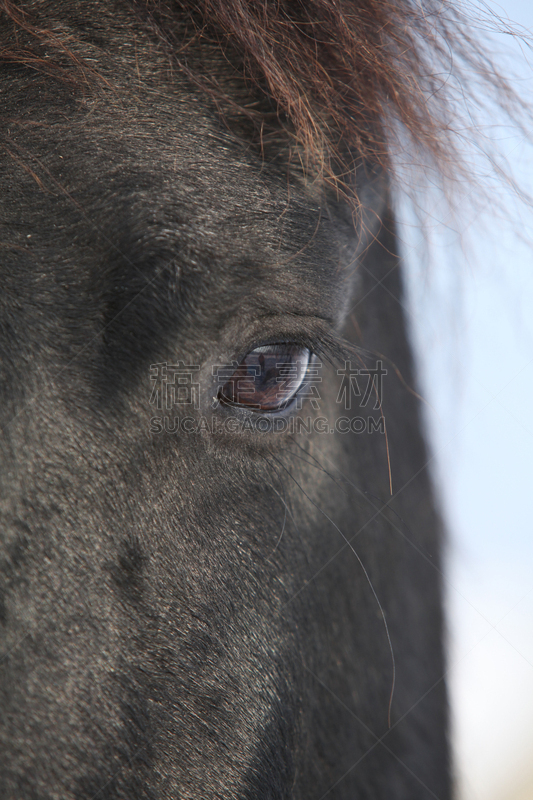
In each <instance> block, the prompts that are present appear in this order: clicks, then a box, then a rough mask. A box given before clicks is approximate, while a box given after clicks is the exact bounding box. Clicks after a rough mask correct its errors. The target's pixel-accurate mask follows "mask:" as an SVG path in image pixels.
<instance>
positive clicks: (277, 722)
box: [0, 2, 450, 800]
mask: <svg viewBox="0 0 533 800" xmlns="http://www.w3.org/2000/svg"><path fill="white" fill-rule="evenodd" d="M29 5H31V6H33V12H34V13H40V14H41V17H40V24H41V25H42V26H43V27H45V26H46V27H48V28H51V29H54V30H56V29H57V30H58V31H60V32H61V33H62V35H63V34H64V35H68V34H69V33H73V34H74V37H73V39H75V40H76V44H75V52H76V55H77V56H78V57H79V58H83V59H84V60H85V63H88V64H90V65H91V67H93V68H94V70H95V72H97V73H98V74H99V76H100V77H103V79H104V81H105V82H104V83H99V84H98V88H97V89H94V90H93V89H92V88H90V89H87V90H84V89H83V87H82V89H80V88H79V87H78V88H76V87H74V88H73V87H72V86H70V85H69V84H68V83H65V82H64V81H62V80H60V79H55V78H53V77H51V76H50V75H47V74H45V73H44V72H43V71H42V70H39V69H34V70H32V69H30V68H29V67H24V68H23V67H18V66H15V65H7V66H5V67H4V69H3V75H2V84H1V92H2V95H1V98H2V99H1V103H2V121H3V134H2V141H3V143H4V147H3V152H2V159H3V163H2V172H1V176H2V177H1V189H0V192H1V194H0V196H1V198H2V212H1V213H2V217H1V226H2V239H1V242H2V268H1V279H2V291H1V294H0V325H1V339H0V347H1V360H0V364H1V384H0V386H1V397H2V403H1V406H0V414H1V430H2V433H1V439H0V442H1V448H2V496H1V514H2V550H1V553H2V559H3V579H4V586H3V589H2V592H3V594H2V598H3V602H2V606H1V608H2V622H3V625H4V628H3V630H4V635H3V642H4V644H3V649H4V655H3V658H2V661H1V665H0V666H1V670H2V696H1V709H2V710H1V716H0V726H1V730H2V747H3V753H2V758H1V762H0V775H1V784H0V785H1V788H0V796H1V797H2V798H4V799H5V800H22V798H24V800H52V798H53V800H59V799H60V798H61V800H67V798H68V799H69V800H70V799H71V798H72V799H74V798H76V800H77V799H78V798H79V799H80V800H81V799H82V798H83V800H96V799H97V798H98V800H104V798H105V799H106V800H111V799H113V800H118V798H121V799H122V800H126V798H127V800H134V798H135V800H149V799H150V800H156V798H157V799H158V800H159V799H162V798H173V799H174V798H176V799H177V798H180V800H185V799H187V800H200V799H203V798H205V800H212V798H224V799H226V798H241V799H244V798H250V799H251V798H254V800H259V798H261V800H266V799H267V798H272V800H273V799H274V798H276V799H277V798H294V800H296V799H300V798H301V800H320V799H321V798H323V797H328V798H330V800H334V798H350V800H351V799H352V798H357V799H358V800H367V799H368V800H378V798H380V799H381V798H382V799H383V800H418V799H420V800H429V798H439V800H446V798H448V797H449V791H450V790H449V771H448V755H447V745H446V726H447V724H446V716H447V712H446V697H445V688H444V682H443V676H444V672H445V668H444V666H443V656H442V643H441V641H442V615H441V587H440V583H441V581H440V527H439V522H438V519H437V517H436V514H435V510H434V505H433V500H432V495H431V490H430V485H429V479H428V475H427V462H428V456H427V452H426V449H425V446H424V442H423V439H422V437H421V434H420V425H419V417H418V403H417V400H416V398H415V396H414V394H413V393H412V392H411V391H410V387H411V386H412V385H413V383H414V377H413V368H412V362H411V355H410V349H409V344H408V340H407V336H406V331H405V322H404V315H403V311H402V282H401V275H400V273H399V267H398V259H397V256H396V244H395V234H394V222H393V219H392V217H391V214H390V211H389V210H388V201H387V186H386V180H385V179H384V178H383V177H382V176H381V175H380V174H379V172H378V171H376V170H374V171H372V170H370V169H366V170H365V168H364V167H363V166H361V167H360V169H359V171H358V175H357V179H356V182H357V190H358V193H359V196H360V199H361V201H362V204H363V207H364V209H365V210H366V211H365V218H364V221H363V220H362V218H361V216H360V217H359V219H358V222H357V223H356V224H357V225H358V226H359V231H358V233H357V234H356V233H355V232H354V228H353V223H352V215H351V212H350V210H349V209H348V207H347V206H346V205H345V204H344V203H343V202H341V201H340V200H338V199H337V198H336V197H335V196H334V195H333V193H331V195H328V193H327V192H324V191H322V190H320V189H319V188H318V186H317V185H315V184H314V183H313V181H312V180H311V179H307V180H306V179H305V178H304V176H303V175H299V174H298V172H297V170H296V168H294V169H293V170H292V174H291V176H290V179H289V178H288V169H287V163H286V151H285V150H284V147H285V145H284V144H283V141H282V139H283V137H282V136H281V134H280V142H281V143H280V144H279V147H278V151H276V152H277V153H279V155H276V157H274V156H273V155H272V153H270V154H269V153H268V152H267V153H266V155H264V154H263V155H262V154H261V152H260V151H259V150H258V149H257V148H256V147H255V146H253V145H252V144H250V143H249V141H248V140H247V138H246V125H245V124H244V123H243V124H242V127H241V128H239V127H238V125H237V123H235V125H232V124H230V125H229V127H228V126H225V125H224V123H222V122H221V120H220V118H219V115H218V113H217V109H216V106H215V104H214V103H213V101H212V100H210V99H209V98H207V97H206V96H205V95H203V94H202V93H201V92H200V91H199V90H198V89H195V88H194V86H193V85H192V84H191V83H190V80H189V78H187V77H184V76H183V75H182V74H181V73H180V72H179V70H176V69H175V68H171V66H169V61H168V56H167V54H166V52H165V51H164V48H163V47H162V45H161V44H160V43H159V42H158V40H157V38H156V37H155V36H154V35H153V33H152V32H151V31H150V30H149V28H147V27H146V26H145V25H144V23H143V22H142V20H141V19H140V18H139V17H138V16H137V15H136V13H135V12H134V11H132V10H130V8H129V6H128V4H127V3H124V2H116V3H108V4H99V3H95V4H91V3H80V4H76V3H66V2H65V3H61V2H57V3H44V4H40V3H35V4H29ZM93 6H94V7H93ZM54 26H55V27H54ZM197 57H198V63H201V59H200V54H197ZM204 69H206V70H207V69H212V70H217V71H218V73H219V74H220V75H221V79H222V78H223V79H225V80H227V83H228V85H231V81H232V74H233V72H232V70H233V67H232V65H231V64H230V63H228V61H227V59H226V57H225V56H222V55H219V56H218V57H217V56H216V55H213V53H210V54H209V61H208V64H207V65H206V64H204ZM98 80H100V79H98ZM235 91H236V92H237V91H238V89H237V88H236V89H235ZM239 91H240V90H239ZM274 149H275V148H274ZM284 153H285V155H284ZM369 228H372V231H371V234H372V235H371V234H370V233H368V229H369ZM374 235H375V237H376V238H375V240H373V236H374ZM340 333H343V335H344V336H345V337H346V339H347V340H348V341H349V342H352V344H355V345H357V346H359V347H360V348H362V350H361V351H360V352H368V353H373V354H374V356H373V357H372V358H373V359H374V360H375V354H383V357H384V358H385V359H388V361H386V366H388V375H387V377H386V380H385V385H384V393H383V412H384V416H385V419H386V425H387V435H388V446H389V449H390V466H391V473H392V486H393V492H394V494H393V496H392V497H391V495H390V490H389V467H388V454H387V447H386V444H387V443H386V441H385V437H384V436H383V435H382V434H379V433H374V434H363V435H356V434H346V435H340V434H339V435H330V434H327V435H321V434H317V433H314V434H305V433H302V434H299V435H290V434H273V433H271V434H269V433H263V434H262V433H260V432H259V431H258V430H255V429H254V426H255V425H256V417H254V415H253V414H252V415H250V414H249V413H248V412H244V411H241V410H240V409H234V408H231V407H228V406H224V405H218V406H217V407H216V408H215V409H214V410H213V409H212V407H211V404H212V396H213V386H212V377H211V365H213V364H217V363H225V362H232V361H233V360H236V361H239V360H240V359H241V358H242V357H243V356H244V355H245V354H246V353H247V352H248V351H250V350H251V349H253V348H254V347H257V346H258V345H261V344H263V343H264V342H265V341H293V342H297V343H301V344H303V345H306V346H309V347H311V348H312V349H314V350H316V352H317V353H318V354H319V357H320V358H321V360H323V361H326V359H327V357H329V356H331V357H332V358H333V357H334V356H339V355H341V360H342V358H344V356H342V353H341V352H340V351H339V349H338V346H337V344H336V342H337V340H338V334H340ZM353 352H354V351H353V350H350V349H349V348H348V350H347V353H348V355H347V356H346V357H347V358H348V357H351V358H352V359H353V360H354V361H355V359H356V356H355V355H353ZM178 359H181V360H182V361H184V362H185V363H186V364H197V365H199V366H200V370H199V372H198V381H199V383H200V389H201V407H200V408H199V409H198V410H197V411H195V412H194V414H193V416H194V415H195V416H199V415H205V416H207V417H209V418H210V417H211V416H215V417H217V419H219V420H223V419H226V418H229V417H231V416H234V417H235V418H237V419H239V420H241V421H242V420H245V419H247V418H250V419H251V422H250V424H249V426H248V427H249V430H248V431H244V432H241V433H235V434H232V433H231V432H227V431H226V432H219V433H218V434H213V435H211V434H205V435H200V434H198V435H188V434H185V433H181V434H178V435H172V434H151V433H150V418H151V417H152V416H153V414H154V409H153V407H152V406H150V403H149V398H150V392H151V383H150V365H151V364H155V363H161V362H164V361H168V362H175V361H176V360H178ZM371 360H372V359H371ZM392 364H394V365H395V368H393V366H391V365H392ZM337 369H338V363H335V364H332V365H329V366H328V365H326V366H325V368H324V370H323V373H322V378H323V380H322V384H321V385H320V392H321V395H322V401H321V408H320V412H317V411H316V410H313V408H312V407H311V405H309V404H308V405H306V406H305V407H304V409H303V411H302V414H303V415H311V416H313V415H314V416H316V415H317V414H318V413H320V415H323V416H327V417H328V419H331V420H334V419H335V417H336V416H337V415H338V413H339V407H338V404H337V403H336V399H337V390H338V380H339V379H338V376H337V373H336V370H337ZM367 410H368V409H367ZM304 412H305V414H304ZM286 413H287V412H286ZM290 413H292V412H289V415H290ZM350 413H351V414H352V415H355V414H356V413H357V414H361V413H362V412H361V410H360V409H357V410H353V411H351V412H350ZM217 415H218V416H217ZM344 537H346V538H347V539H348V540H349V541H350V542H351V544H352V546H353V548H355V551H356V552H357V555H358V556H359V558H360V560H361V562H362V564H363V565H364V568H365V569H366V571H367V573H368V576H369V579H370V581H371V584H372V587H373V589H374V590H375V593H376V595H377V597H378V598H379V602H380V603H381V605H382V607H383V609H384V612H385V615H386V619H387V623H388V628H389V631H390V639H391V642H392V648H393V651H394V657H395V662H396V686H395V691H394V696H393V700H392V708H391V726H392V727H391V728H390V729H389V726H388V706H389V697H390V692H391V684H392V677H393V676H392V664H391V653H390V648H389V645H388V640H387V635H386V630H385V627H384V623H383V618H382V616H381V613H380V609H379V606H378V603H377V602H376V598H375V596H374V594H373V591H372V588H371V585H370V583H369V581H368V580H367V579H366V577H365V574H364V571H363V569H362V566H361V563H360V562H359V560H358V559H357V557H356V555H355V554H354V553H353V552H352V550H351V549H350V547H348V546H347V544H346V541H345V538H344Z"/></svg>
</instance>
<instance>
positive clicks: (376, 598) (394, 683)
mask: <svg viewBox="0 0 533 800" xmlns="http://www.w3.org/2000/svg"><path fill="white" fill-rule="evenodd" d="M272 458H274V460H275V461H277V462H278V463H279V465H280V466H281V468H282V469H284V470H285V472H286V473H287V475H288V476H289V478H291V480H293V481H294V483H295V484H296V486H297V487H298V488H299V489H300V491H301V492H302V494H303V495H304V496H305V497H306V498H307V499H308V500H309V502H310V503H311V504H312V505H313V506H314V507H315V508H316V509H317V510H318V511H320V513H321V514H322V515H323V516H324V517H325V518H326V519H327V520H328V522H330V523H331V524H332V525H333V527H334V528H335V529H336V530H337V531H338V532H339V533H340V535H341V536H342V538H343V540H344V542H345V544H346V545H347V546H348V547H349V548H350V550H351V551H352V553H353V554H354V556H355V557H356V559H357V561H358V563H359V566H360V567H361V569H362V570H363V574H364V576H365V579H366V581H367V583H368V585H369V587H370V590H371V592H372V594H373V595H374V599H375V601H376V603H377V606H378V608H379V611H380V613H381V617H382V619H383V626H384V628H385V633H386V636H387V642H388V645H389V652H390V657H391V664H392V684H391V692H390V696H389V707H388V713H387V722H388V726H389V728H390V727H391V709H392V701H393V697H394V688H395V686H396V661H395V658H394V649H393V647H392V641H391V637H390V632H389V626H388V625H387V619H386V617H385V612H384V610H383V606H382V605H381V603H380V600H379V597H378V595H377V592H376V590H375V589H374V584H373V583H372V581H371V580H370V576H369V574H368V572H367V570H366V567H365V565H364V564H363V562H362V560H361V557H360V555H359V554H358V553H357V551H356V549H355V547H354V546H353V545H352V543H351V542H350V540H349V539H348V538H347V537H346V536H345V534H344V533H343V532H342V531H341V529H340V528H339V526H338V525H337V523H336V522H334V521H333V520H332V519H331V517H330V516H329V515H328V514H326V512H325V511H324V510H323V509H322V508H320V506H319V505H318V503H315V501H314V500H312V499H311V498H310V497H309V495H308V494H307V492H306V491H305V490H304V489H303V488H302V487H301V486H300V484H299V483H298V481H297V480H296V478H295V477H294V476H293V475H292V473H291V472H289V470H288V469H287V468H286V467H285V465H284V464H282V463H281V462H280V461H279V459H277V458H276V457H275V456H272Z"/></svg>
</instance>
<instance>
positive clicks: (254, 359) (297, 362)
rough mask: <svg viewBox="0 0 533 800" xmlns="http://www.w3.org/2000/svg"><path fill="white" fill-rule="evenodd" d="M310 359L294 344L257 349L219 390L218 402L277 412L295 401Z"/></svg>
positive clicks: (247, 356)
mask: <svg viewBox="0 0 533 800" xmlns="http://www.w3.org/2000/svg"><path fill="white" fill-rule="evenodd" d="M310 359H311V352H310V350H309V349H308V348H307V347H301V346H300V345H296V344H269V345H265V346H263V347H256V348H255V350H251V351H250V352H249V353H248V354H247V355H246V356H245V357H244V358H243V360H242V361H241V363H240V364H239V366H238V367H237V369H236V370H235V372H234V373H233V375H232V376H231V378H230V379H229V381H227V383H225V384H224V386H223V387H222V389H220V391H219V393H218V399H219V400H220V402H222V403H227V404H229V405H234V406H244V407H246V408H249V409H252V410H254V411H279V410H280V409H283V408H285V407H286V406H287V405H288V404H289V403H290V402H291V401H292V400H293V399H294V398H295V397H296V394H297V393H298V390H299V389H300V387H301V386H302V384H303V382H304V378H305V376H306V373H307V368H308V366H309V361H310Z"/></svg>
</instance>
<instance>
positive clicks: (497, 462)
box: [404, 0, 533, 800]
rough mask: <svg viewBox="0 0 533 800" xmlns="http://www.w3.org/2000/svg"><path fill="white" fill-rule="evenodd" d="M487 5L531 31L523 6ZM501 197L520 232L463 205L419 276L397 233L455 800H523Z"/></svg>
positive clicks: (519, 285)
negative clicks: (435, 529) (427, 472)
mask: <svg viewBox="0 0 533 800" xmlns="http://www.w3.org/2000/svg"><path fill="white" fill-rule="evenodd" d="M489 5H490V6H491V7H493V8H495V9H496V10H497V11H498V12H499V13H500V14H502V15H503V16H508V17H509V18H510V19H511V20H513V21H516V22H517V23H519V24H520V25H522V26H523V27H525V28H528V29H529V32H530V33H532V31H533V0H502V2H501V3H500V6H499V7H498V6H496V4H493V3H490V4H489ZM498 42H499V43H501V45H502V46H505V47H510V48H511V50H512V51H513V52H514V54H515V56H514V69H515V71H516V72H517V73H518V72H519V73H520V75H521V76H522V80H521V82H520V84H519V86H520V91H521V93H522V94H523V95H524V96H527V97H529V99H530V101H531V103H532V104H533V67H532V65H533V52H532V51H529V50H528V48H527V47H524V46H522V47H519V46H518V45H517V44H516V43H515V44H513V42H512V40H511V38H510V37H508V36H507V37H504V36H501V37H499V39H498ZM517 85H518V84H517ZM532 135H533V131H532ZM499 136H500V137H502V138H501V141H500V146H501V148H502V149H503V151H504V152H505V153H506V154H507V156H508V158H509V160H510V161H511V163H512V164H513V168H514V170H515V173H516V175H517V177H518V178H519V179H520V180H522V181H523V182H524V184H525V185H526V187H527V188H529V190H530V191H532V192H533V145H525V144H524V142H523V136H521V135H518V134H516V133H513V132H512V131H509V130H507V131H503V129H502V131H500V133H499ZM501 192H502V194H501V199H502V198H503V202H502V204H503V206H504V207H505V208H506V209H510V212H509V216H510V217H512V218H515V219H516V224H515V225H514V226H513V225H512V224H511V222H510V221H508V220H507V221H506V220H505V219H503V218H502V215H501V214H499V215H498V216H497V217H496V218H491V214H490V213H489V211H486V212H485V213H484V214H483V215H482V217H481V218H479V219H473V217H476V213H475V212H474V211H473V210H472V208H470V207H469V204H468V198H466V200H463V203H464V208H460V207H459V208H457V209H456V212H457V213H456V222H455V223H454V225H455V227H456V228H459V229H460V228H461V226H462V230H461V233H462V234H464V236H465V238H466V240H467V248H468V246H470V249H469V250H467V255H461V251H460V247H459V246H458V237H457V235H456V234H455V233H454V232H453V230H452V229H451V228H453V225H452V226H451V223H450V220H449V218H448V217H447V216H446V214H445V213H444V212H443V213H442V215H441V219H443V221H444V222H443V223H441V224H440V225H438V224H437V225H435V226H434V231H432V234H431V237H430V239H431V247H432V248H433V263H432V264H431V266H430V268H429V270H428V268H427V263H425V261H426V259H425V253H424V246H423V244H422V245H421V244H420V242H417V240H416V234H415V233H413V232H409V231H407V232H405V230H404V234H405V235H404V239H405V242H406V244H405V251H406V261H407V263H408V272H409V289H410V308H411V311H412V322H413V325H414V336H415V346H416V349H417V351H418V353H419V358H420V363H421V371H422V378H423V390H424V394H425V397H426V399H427V400H428V403H429V404H430V406H428V407H427V411H426V416H427V422H428V425H429V428H430V433H431V439H432V444H433V451H434V452H435V453H436V455H437V458H436V462H437V465H436V469H435V471H434V475H435V481H436V483H437V486H438V489H439V492H440V494H441V503H442V506H443V508H444V513H445V518H446V520H447V525H448V529H449V532H450V545H449V555H448V572H447V591H448V608H449V625H450V649H449V653H450V656H449V668H450V671H449V675H448V681H449V687H450V690H451V698H452V703H453V708H454V711H453V714H454V742H455V746H456V769H457V774H458V787H459V790H458V798H459V800H533V521H532V520H533V509H532V503H533V467H532V463H533V414H532V411H533V210H532V209H528V208H527V207H526V206H522V207H521V208H519V207H517V208H516V209H515V208H514V205H513V199H512V198H511V197H510V196H509V197H508V198H507V197H505V192H504V189H503V188H502V189H501ZM519 214H520V217H519V216H518V215H519ZM437 216H438V212H437ZM462 223H464V224H463V225H462ZM474 223H475V224H474ZM450 226H451V227H450ZM513 227H514V228H515V230H513ZM517 231H524V232H525V236H526V237H527V236H529V242H528V243H526V242H523V241H521V240H520V237H519V235H518V233H517Z"/></svg>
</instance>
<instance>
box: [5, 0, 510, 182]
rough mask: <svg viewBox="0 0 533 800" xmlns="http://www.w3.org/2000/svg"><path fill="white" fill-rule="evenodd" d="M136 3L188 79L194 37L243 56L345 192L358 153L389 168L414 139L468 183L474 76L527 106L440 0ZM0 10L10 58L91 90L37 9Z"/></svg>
mask: <svg viewBox="0 0 533 800" xmlns="http://www.w3.org/2000/svg"><path fill="white" fill-rule="evenodd" d="M129 2H130V4H131V5H132V7H134V8H135V10H136V11H137V12H138V13H139V14H140V15H141V16H142V17H143V18H144V19H145V20H146V21H148V22H149V24H150V25H151V27H152V29H155V31H156V32H157V35H158V37H159V38H160V40H161V41H163V42H164V43H165V44H166V45H168V46H170V47H172V48H173V51H174V56H175V58H176V59H177V60H178V62H179V63H180V65H181V66H182V67H184V68H185V69H186V70H187V69H188V67H187V64H186V61H185V60H184V59H183V58H182V56H183V54H184V53H186V51H187V43H188V41H191V40H192V39H196V38H198V37H201V38H203V39H204V40H206V42H209V43H210V44H211V45H213V44H215V45H216V46H217V47H219V48H220V49H222V50H225V49H227V48H230V49H232V50H233V51H234V52H235V51H237V52H238V53H239V54H240V57H241V59H242V64H243V75H244V77H245V79H246V80H247V81H249V82H250V81H252V82H253V83H254V84H257V85H258V86H260V87H262V88H263V90H264V92H265V94H266V95H267V96H268V97H269V98H270V99H271V101H272V103H273V105H274V108H275V110H276V114H277V117H278V120H280V121H281V122H282V124H283V125H284V127H285V128H286V130H287V131H288V132H289V134H290V136H291V138H292V140H293V141H294V142H295V143H296V144H297V145H298V148H299V151H300V153H301V152H302V151H303V154H304V160H305V162H306V165H307V166H312V167H313V169H314V170H317V171H318V172H319V174H321V175H322V176H323V177H325V178H326V179H328V178H329V179H330V180H333V181H334V182H336V183H337V184H338V183H339V178H340V182H341V183H342V177H341V176H342V174H343V173H344V172H350V171H351V169H352V167H353V164H352V161H353V158H352V156H351V155H350V154H351V153H357V155H358V157H361V158H363V159H365V160H367V161H369V162H371V163H378V164H381V165H383V166H384V167H385V168H386V169H389V170H390V168H391V157H390V154H391V151H395V150H398V149H399V148H402V147H403V146H404V145H405V142H406V141H408V142H409V146H411V147H413V146H414V148H415V150H416V151H417V152H418V153H419V154H420V157H421V158H422V159H424V158H427V157H428V156H429V157H430V158H431V159H432V160H433V161H434V162H436V163H437V164H438V166H439V168H441V169H442V168H444V169H445V165H446V164H447V163H453V170H454V173H455V174H457V169H458V164H460V161H461V159H460V157H459V154H458V152H457V146H456V128H457V116H458V115H457V96H458V95H461V94H462V93H464V91H465V86H466V88H468V83H469V79H468V77H467V75H468V73H472V74H474V75H475V76H476V77H475V79H474V81H475V80H477V81H479V78H480V77H481V78H482V80H484V81H485V82H486V84H487V85H489V86H490V87H491V89H492V92H493V94H495V95H496V98H497V101H498V102H499V104H500V105H503V106H506V105H509V99H510V98H511V102H514V101H516V100H517V98H516V95H515V94H514V92H513V90H512V88H511V87H510V86H509V84H508V83H507V82H506V81H505V80H504V79H503V78H501V77H500V76H499V75H498V74H497V72H496V70H495V69H494V67H493V64H492V62H491V60H490V58H489V57H488V56H487V55H486V52H484V51H483V49H482V46H481V45H480V44H478V43H476V42H475V41H474V40H473V39H472V37H471V36H470V35H469V33H468V31H467V27H466V22H467V21H466V20H465V19H464V18H462V17H461V14H460V12H459V11H458V9H457V8H454V7H453V6H451V5H449V4H448V3H443V2H441V0H356V2H354V1H353V0H253V1H252V2H245V1H244V0H199V1H198V2H186V0H175V2H171V0H129ZM0 8H1V9H2V11H3V13H4V15H7V16H8V18H9V19H10V21H11V30H9V29H8V33H7V35H6V34H4V40H3V41H0V60H3V61H4V62H6V61H7V62H11V63H17V64H23V65H26V66H27V67H30V68H33V69H38V70H41V71H44V72H45V73H47V74H49V75H54V76H55V77H58V78H60V79H61V80H66V81H69V82H75V83H80V81H81V82H82V83H90V81H91V79H92V77H91V74H90V73H91V69H90V68H88V67H87V65H85V64H84V63H83V62H82V61H80V59H79V58H77V57H76V55H75V54H74V53H73V52H72V50H71V48H70V44H71V42H70V41H69V39H68V37H62V36H61V35H60V34H59V33H55V32H53V31H50V30H45V29H42V28H40V27H39V25H38V23H36V22H33V20H32V10H33V8H34V6H33V4H31V3H30V4H24V3H19V4H15V3H13V2H11V0H3V2H1V4H0ZM177 19H180V20H181V21H183V20H184V19H185V20H186V24H185V26H184V27H183V26H180V28H179V30H180V36H181V38H178V36H177V35H176V34H173V33H172V31H175V30H176V20H177ZM183 30H186V31H187V32H186V34H185V41H184V39H183ZM44 51H46V55H45V54H44ZM189 72H190V70H189ZM93 77H94V76H93ZM201 83H202V86H203V87H204V88H205V89H206V90H207V91H208V92H210V93H211V94H212V95H215V96H217V95H218V96H219V97H220V98H221V99H222V100H223V99H224V98H223V94H224V90H223V89H221V88H220V87H219V86H218V85H217V83H216V78H211V77H206V76H205V75H204V76H201ZM226 99H228V101H229V102H231V98H226ZM518 104H519V100H518ZM239 110H240V112H241V113H243V114H247V115H248V116H254V113H255V117H256V119H255V123H256V126H257V127H258V129H260V130H261V132H262V130H263V127H264V119H261V115H259V119H257V116H258V114H257V112H252V111H250V109H248V108H244V107H242V108H240V109H239ZM406 134H407V138H406ZM347 143H349V147H348V146H347Z"/></svg>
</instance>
